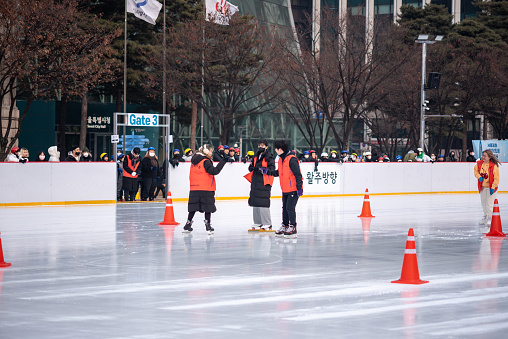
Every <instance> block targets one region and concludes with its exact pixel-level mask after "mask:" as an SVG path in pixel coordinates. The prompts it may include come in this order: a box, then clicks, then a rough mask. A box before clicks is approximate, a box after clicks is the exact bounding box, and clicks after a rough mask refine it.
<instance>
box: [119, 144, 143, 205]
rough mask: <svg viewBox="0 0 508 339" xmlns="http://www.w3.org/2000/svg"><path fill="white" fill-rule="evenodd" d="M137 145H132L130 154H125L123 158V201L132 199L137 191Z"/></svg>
mask: <svg viewBox="0 0 508 339" xmlns="http://www.w3.org/2000/svg"><path fill="white" fill-rule="evenodd" d="M140 153H141V150H140V149H139V147H134V149H133V150H132V151H131V154H127V155H126V156H125V157H124V159H123V172H122V175H123V184H122V185H123V190H124V197H125V201H134V199H135V198H136V193H137V191H138V177H139V174H140V172H141V168H140V159H139V154H140Z"/></svg>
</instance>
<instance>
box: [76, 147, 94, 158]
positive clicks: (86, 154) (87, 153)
mask: <svg viewBox="0 0 508 339" xmlns="http://www.w3.org/2000/svg"><path fill="white" fill-rule="evenodd" d="M79 161H86V162H90V161H93V159H92V154H91V153H90V150H89V149H88V148H87V147H83V153H82V154H81V157H80V158H79Z"/></svg>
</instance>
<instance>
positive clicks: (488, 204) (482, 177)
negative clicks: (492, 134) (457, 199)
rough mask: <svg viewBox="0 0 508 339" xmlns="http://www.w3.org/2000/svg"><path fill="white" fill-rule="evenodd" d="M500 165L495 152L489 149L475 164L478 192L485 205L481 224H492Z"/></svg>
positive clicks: (483, 205)
mask: <svg viewBox="0 0 508 339" xmlns="http://www.w3.org/2000/svg"><path fill="white" fill-rule="evenodd" d="M499 165H500V162H499V160H498V159H497V158H496V156H495V155H494V153H492V151H491V150H489V149H487V150H485V151H483V152H482V158H481V159H480V160H478V162H477V163H476V165H475V166H474V176H475V177H476V179H478V192H479V193H480V199H481V201H482V207H483V219H482V220H481V221H480V225H490V221H491V219H492V210H493V208H494V200H495V199H496V198H497V188H498V186H499Z"/></svg>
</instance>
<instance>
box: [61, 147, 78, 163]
mask: <svg viewBox="0 0 508 339" xmlns="http://www.w3.org/2000/svg"><path fill="white" fill-rule="evenodd" d="M80 155H81V150H80V149H79V146H73V147H72V148H71V151H70V153H69V155H68V156H67V158H65V161H71V162H79V156H80Z"/></svg>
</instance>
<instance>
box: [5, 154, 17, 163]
mask: <svg viewBox="0 0 508 339" xmlns="http://www.w3.org/2000/svg"><path fill="white" fill-rule="evenodd" d="M5 161H7V162H19V158H18V157H17V156H16V154H12V153H11V154H9V155H8V156H7V159H6V160H5Z"/></svg>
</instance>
